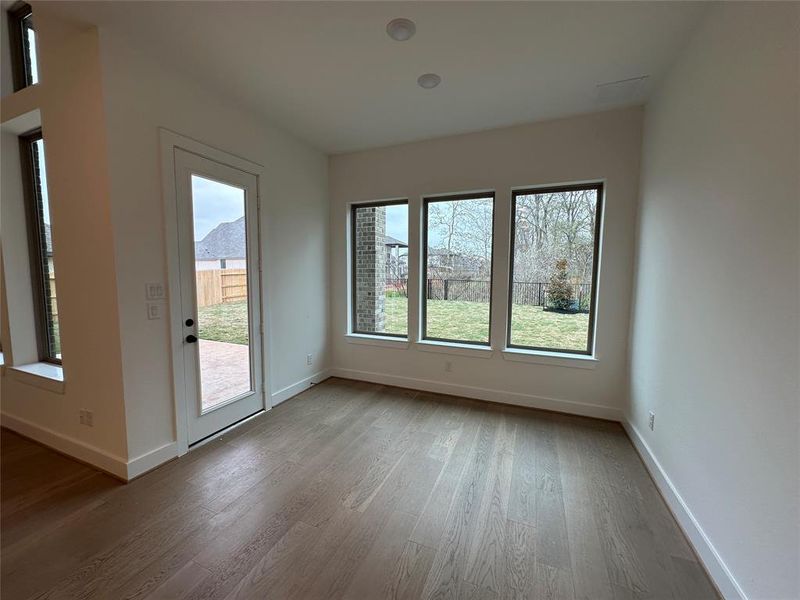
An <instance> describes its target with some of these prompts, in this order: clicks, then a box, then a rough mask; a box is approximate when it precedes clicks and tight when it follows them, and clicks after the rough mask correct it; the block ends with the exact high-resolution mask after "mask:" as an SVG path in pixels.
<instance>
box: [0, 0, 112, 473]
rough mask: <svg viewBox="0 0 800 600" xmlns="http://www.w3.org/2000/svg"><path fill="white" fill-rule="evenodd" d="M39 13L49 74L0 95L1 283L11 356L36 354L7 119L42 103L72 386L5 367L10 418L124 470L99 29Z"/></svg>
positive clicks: (29, 431) (19, 359)
mask: <svg viewBox="0 0 800 600" xmlns="http://www.w3.org/2000/svg"><path fill="white" fill-rule="evenodd" d="M36 23H37V31H38V32H39V33H40V35H39V43H38V47H39V56H40V72H41V74H42V78H41V83H40V84H39V85H37V86H33V87H31V88H27V89H26V90H24V91H20V92H18V93H16V94H13V95H12V96H7V97H4V98H3V101H2V109H3V116H2V117H3V122H4V127H3V128H4V133H3V167H2V175H3V188H2V194H3V204H2V212H3V227H4V229H3V240H4V248H3V250H4V252H3V260H4V267H5V269H4V276H5V277H6V290H5V291H6V294H7V300H8V305H7V309H8V311H9V315H10V318H9V321H10V323H9V326H10V327H9V329H10V335H9V337H10V340H11V342H12V344H13V360H14V364H15V365H20V364H24V363H27V362H30V361H32V360H36V359H37V358H38V357H37V356H36V350H35V343H34V336H35V332H34V330H33V321H32V311H31V306H32V304H31V303H32V299H31V297H30V273H29V268H28V264H27V260H28V253H27V240H26V239H25V236H24V231H25V230H24V221H25V219H24V212H23V210H22V206H23V205H22V198H21V195H20V193H21V189H20V181H21V175H20V173H19V171H18V169H19V166H18V156H19V149H18V146H17V147H15V146H16V140H15V139H14V137H13V135H11V134H9V133H8V132H7V131H5V129H6V126H7V125H8V124H9V121H13V120H15V119H14V118H15V117H18V116H20V115H30V114H31V113H32V112H33V111H36V110H38V111H40V114H41V126H42V131H43V135H44V138H45V156H46V166H47V180H48V188H49V199H50V214H51V218H52V233H53V245H54V249H55V264H56V269H57V277H58V306H59V324H60V330H61V341H62V349H63V362H64V386H63V392H62V393H57V392H54V391H52V389H43V388H40V387H36V386H33V385H28V384H27V383H24V382H23V381H21V380H20V379H18V378H17V377H16V376H15V375H13V374H12V372H11V370H10V369H8V368H7V369H6V370H5V374H4V376H3V378H2V395H3V405H2V417H3V421H2V422H3V425H5V426H9V427H12V428H14V429H18V430H20V431H21V432H22V433H24V434H26V435H29V436H32V437H35V438H37V439H40V440H41V441H43V442H45V443H48V444H51V445H54V446H56V447H57V448H59V449H60V450H62V451H65V452H69V453H71V454H74V455H76V456H78V458H82V459H84V460H89V461H91V462H94V463H95V464H98V465H99V466H101V467H104V468H107V469H110V470H112V471H114V472H116V473H117V474H122V473H121V472H120V471H119V470H118V469H117V468H116V467H118V466H120V465H124V462H125V460H126V456H127V443H126V433H125V414H124V405H123V389H122V361H121V350H120V340H119V327H118V323H119V317H118V313H117V288H116V280H115V271H114V260H113V240H112V230H111V210H110V206H109V202H108V189H109V188H108V180H107V169H106V160H105V158H106V145H105V144H106V138H105V134H106V131H105V122H104V116H103V103H102V88H101V79H100V60H99V54H98V52H99V49H98V40H97V32H96V31H95V30H93V29H87V28H84V27H74V26H72V25H69V24H66V23H63V22H60V21H58V20H53V19H49V18H47V16H46V15H45V13H44V12H42V13H41V14H39V15H38V16H37V22H36ZM25 118H27V117H25ZM36 120H38V118H37V119H36ZM17 133H20V132H17ZM10 135H11V137H9V136H10ZM20 227H22V228H23V229H22V230H21V231H20V229H19V228H20ZM21 232H22V233H23V235H19V234H20V233H21ZM81 408H85V409H88V410H91V411H93V413H94V427H86V426H82V425H80V423H79V410H80V409H81Z"/></svg>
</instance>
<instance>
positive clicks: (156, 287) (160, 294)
mask: <svg viewBox="0 0 800 600" xmlns="http://www.w3.org/2000/svg"><path fill="white" fill-rule="evenodd" d="M144 289H145V299H146V300H163V299H164V284H162V283H158V282H155V283H147V284H145V288H144Z"/></svg>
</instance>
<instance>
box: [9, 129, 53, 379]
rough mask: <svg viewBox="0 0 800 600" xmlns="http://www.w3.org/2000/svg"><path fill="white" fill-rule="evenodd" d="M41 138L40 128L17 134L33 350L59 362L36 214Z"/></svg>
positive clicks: (42, 237) (44, 245)
mask: <svg viewBox="0 0 800 600" xmlns="http://www.w3.org/2000/svg"><path fill="white" fill-rule="evenodd" d="M43 139H44V138H43V137H42V130H41V129H35V130H33V131H31V132H28V133H26V134H25V135H22V136H20V138H19V143H20V166H21V167H22V189H23V194H24V197H25V205H26V211H25V212H26V221H27V229H28V248H29V256H30V266H31V283H32V288H33V308H34V320H35V322H36V346H37V351H38V354H39V360H40V361H41V362H47V363H52V364H56V365H60V364H61V359H60V358H58V357H57V356H55V353H52V354H51V353H50V339H49V336H48V327H49V322H50V320H51V319H52V315H51V313H50V309H49V307H48V302H47V292H46V289H47V285H48V283H47V280H46V275H47V274H46V273H45V270H44V268H43V267H44V261H46V260H47V242H46V233H45V231H44V230H43V222H42V220H41V219H40V218H39V212H40V210H39V205H40V204H41V190H40V189H37V187H38V185H39V181H40V179H39V178H37V175H36V168H37V167H36V165H35V161H34V152H35V150H34V145H35V144H36V142H38V141H39V140H43ZM56 301H57V300H56Z"/></svg>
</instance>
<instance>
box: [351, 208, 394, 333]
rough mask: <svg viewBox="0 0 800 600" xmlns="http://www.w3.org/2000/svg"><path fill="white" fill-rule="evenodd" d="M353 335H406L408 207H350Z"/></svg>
mask: <svg viewBox="0 0 800 600" xmlns="http://www.w3.org/2000/svg"><path fill="white" fill-rule="evenodd" d="M352 218H353V223H352V224H353V278H354V280H353V331H354V332H356V333H368V334H376V335H396V336H406V335H407V334H408V204H407V203H406V202H403V203H402V204H383V205H378V206H376V205H372V206H356V207H354V208H353V217H352Z"/></svg>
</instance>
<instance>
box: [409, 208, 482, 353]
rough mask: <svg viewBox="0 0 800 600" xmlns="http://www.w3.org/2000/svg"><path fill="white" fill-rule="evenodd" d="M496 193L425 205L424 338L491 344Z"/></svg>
mask: <svg viewBox="0 0 800 600" xmlns="http://www.w3.org/2000/svg"><path fill="white" fill-rule="evenodd" d="M493 221H494V193H493V192H484V193H480V194H470V195H461V196H448V197H436V198H426V199H425V215H424V230H423V235H424V241H423V250H424V257H423V264H424V265H425V280H424V285H423V293H422V308H423V310H422V319H423V321H422V334H423V335H422V337H423V338H424V339H427V340H434V341H442V342H457V343H467V344H482V345H488V344H489V329H490V316H491V292H492V233H493Z"/></svg>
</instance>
